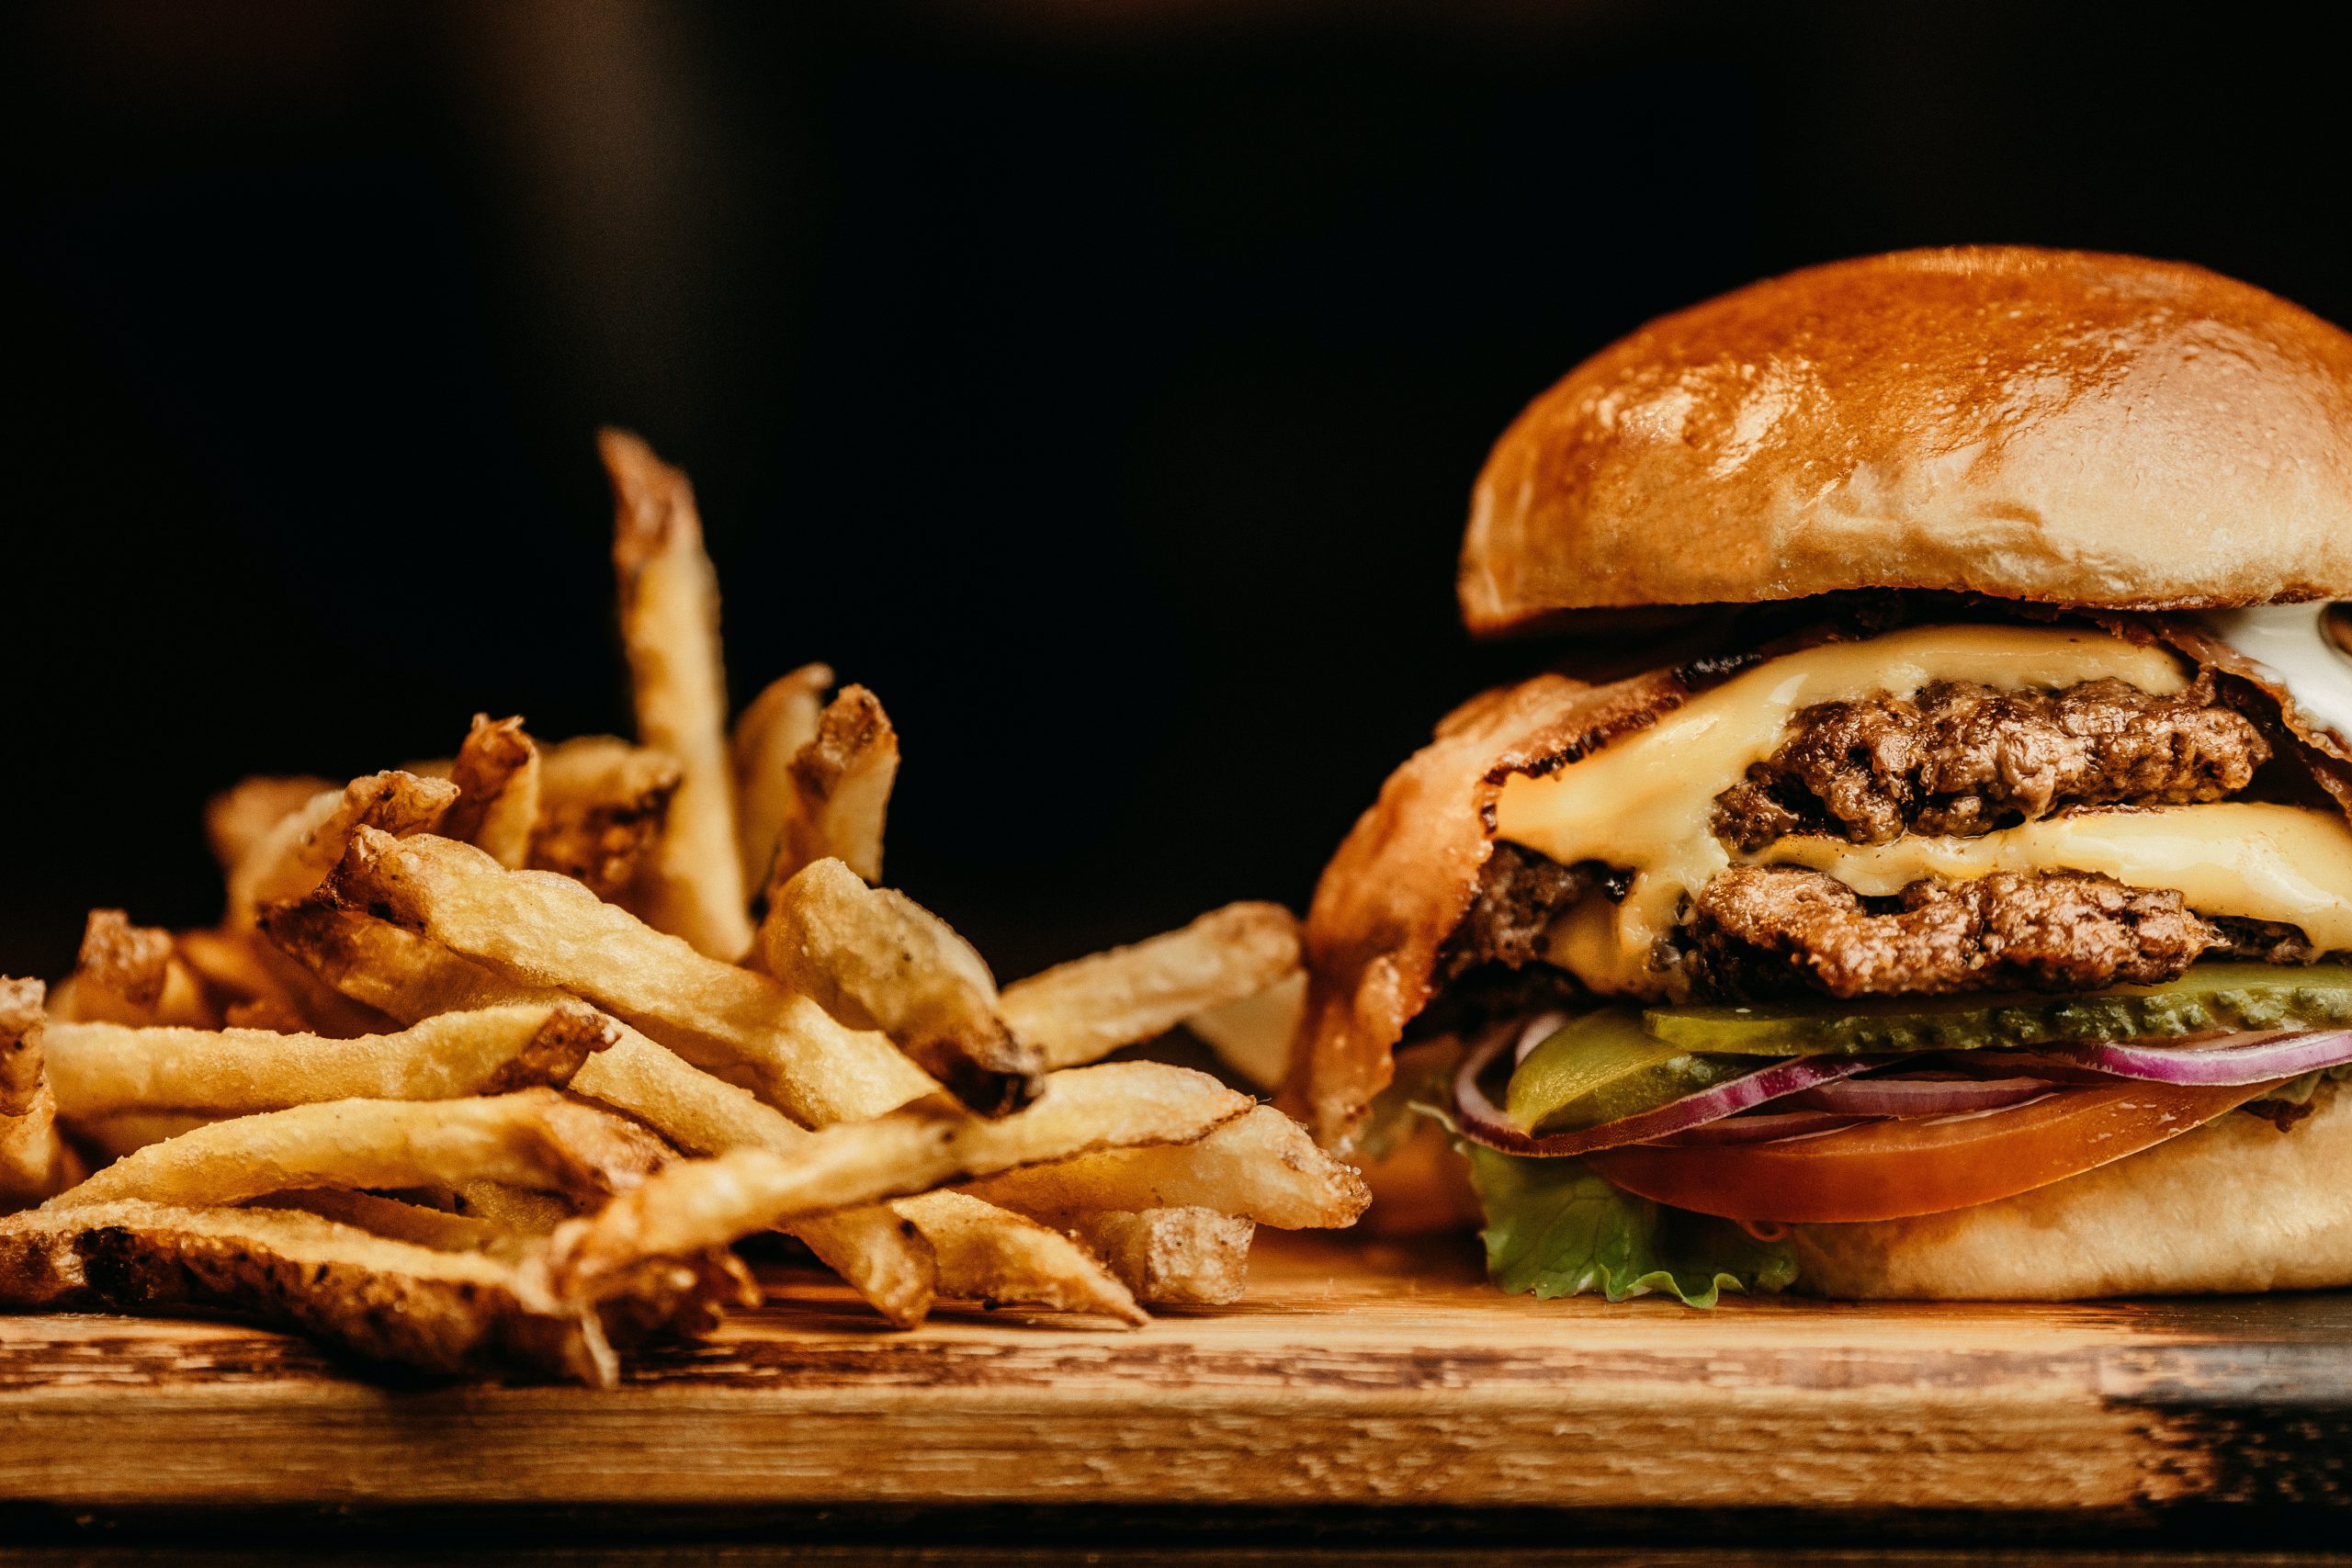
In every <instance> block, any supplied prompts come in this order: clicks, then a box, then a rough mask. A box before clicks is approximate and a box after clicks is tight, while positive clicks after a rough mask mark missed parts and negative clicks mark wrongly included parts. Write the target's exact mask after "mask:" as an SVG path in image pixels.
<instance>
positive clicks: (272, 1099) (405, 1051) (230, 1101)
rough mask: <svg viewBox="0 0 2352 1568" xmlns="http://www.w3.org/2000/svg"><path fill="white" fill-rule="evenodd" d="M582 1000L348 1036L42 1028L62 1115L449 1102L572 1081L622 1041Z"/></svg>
mask: <svg viewBox="0 0 2352 1568" xmlns="http://www.w3.org/2000/svg"><path fill="white" fill-rule="evenodd" d="M618 1037H619V1036H618V1031H617V1026H616V1025H615V1024H614V1023H613V1022H612V1021H611V1020H609V1019H607V1018H605V1015H604V1014H602V1013H600V1012H598V1011H597V1010H595V1009H594V1008H592V1007H589V1006H587V1005H585V1004H584V1003H581V1002H564V1003H558V1004H555V1005H547V1004H541V1005H537V1006H526V1007H500V1008H483V1009H481V1010H476V1011H471V1012H447V1013H442V1014H440V1015H438V1016H437V1017H434V1018H428V1019H426V1020H424V1021H423V1022H421V1023H418V1024H414V1025H413V1026H412V1027H410V1028H408V1029H405V1030H402V1031H401V1032H399V1033H397V1034H370V1035H362V1036H360V1037H358V1038H356V1039H351V1040H333V1039H326V1038H323V1037H322V1036H319V1035H314V1034H277V1033H272V1032H268V1031H266V1030H256V1029H231V1030H220V1031H213V1030H202V1029H168V1028H153V1029H136V1028H129V1027H126V1026H124V1025H122V1024H117V1023H59V1024H51V1026H50V1029H49V1077H50V1085H51V1089H54V1090H55V1092H56V1094H57V1104H58V1111H59V1113H60V1114H61V1115H62V1116H64V1117H65V1118H66V1119H67V1120H68V1121H79V1120H81V1119H83V1118H85V1117H93V1116H105V1115H109V1114H112V1113H114V1112H117V1111H142V1110H143V1111H159V1110H163V1111H208V1112H211V1113H213V1114H216V1115H242V1114H244V1113H246V1112H250V1111H278V1110H283V1109H285V1108H286V1107H288V1106H293V1105H305V1104H310V1103H312V1102H315V1101H318V1100H454V1099H458V1098H460V1097H463V1096H467V1095H494V1094H504V1093H506V1092H507V1091H508V1090H510V1089H524V1088H527V1087H529V1086H531V1085H533V1084H552V1085H557V1086H561V1085H563V1084H566V1083H569V1082H570V1081H571V1077H572V1075H573V1074H575V1073H577V1072H578V1071H579V1070H580V1066H581V1064H582V1063H583V1062H585V1061H586V1060H587V1059H588V1057H589V1055H590V1054H591V1053H592V1052H595V1051H600V1050H602V1049H604V1048H605V1046H606V1045H609V1044H611V1043H613V1042H614V1041H615V1040H616V1039H617V1038H618Z"/></svg>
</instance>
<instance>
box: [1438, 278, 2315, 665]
mask: <svg viewBox="0 0 2352 1568" xmlns="http://www.w3.org/2000/svg"><path fill="white" fill-rule="evenodd" d="M1459 588H1460V594H1461V602H1462V613H1463V616H1464V620H1465V621H1466V622H1467V623H1468V624H1469V626H1470V627H1471V629H1472V630H1473V631H1476V632H1481V633H1494V632H1504V631H1510V630H1512V629H1514V628H1521V627H1527V626H1535V625H1541V624H1544V623H1546V622H1553V621H1557V620H1561V619H1572V617H1569V616H1566V615H1563V614H1562V613H1564V612H1572V611H1576V610H1581V609H1589V608H1598V607H1603V606H1628V605H1650V604H1718V603H1731V604H1736V603H1752V602H1757V601H1762V600H1777V599H1792V598H1798V597H1802V596H1804V595H1806V594H1813V593H1823V592H1833V591H1836V590H1841V589H1854V588H1903V589H1947V590H1958V591H1966V592H1978V593H1985V594H1991V595H1995V596H1997V597H2002V598H2011V599H2023V600H2032V601H2039V602H2043V603H2052V604H2081V605H2088V606H2097V607H2103V608H2108V609H2118V610H2154V609H2184V608H2193V607H2200V606H2210V605H2222V604H2262V603H2267V602H2270V601H2274V600H2296V599H2315V598H2338V597H2352V335H2347V334H2346V333H2343V332H2342V331H2339V330H2338V329H2337V328H2335V327H2334V326H2332V325H2330V324H2329V323H2327V322H2326V321H2322V320H2320V319H2319V318H2318V317H2317V316H2314V315H2312V313H2311V312H2309V311H2307V310H2301V309H2300V308H2299V307H2297V306H2294V305H2291V304H2289V303H2288V302H2287V301H2285V300H2283V299H2278V297H2276V296H2275V295H2271V294H2267V293H2265V292H2264V291H2263V290H2261V289H2259V288H2254V287H2253V286H2251V285H2249V284H2244V283H2239V282H2236V281H2234V280H2233V279H2230V278H2227V277H2222V276H2219V275H2218V274H2215V273H2211V272H2207V271H2205V270H2204V269H2203V268H2201V267H2195V266H2188V265H2182V264H2179V263H2173V262H2155V261H2147V260H2143V259H2142V258H2139V257H2136V256H2120V255H2099V254H2086V253H2084V252H2078V251H2049V250H2031V249H2023V248H2013V247H1977V248H1965V249H1953V250H1936V251H1906V252H1901V253H1897V254H1892V255H1882V256H1870V257H1865V258H1863V259H1860V260H1857V261H1846V262H1838V263H1833V264H1831V265H1826V266H1817V267H1812V268H1809V269H1807V270H1805V271H1803V272H1796V273H1792V274H1790V275H1788V276H1784V277H1778V278H1773V279H1770V280H1769V281H1767V282H1763V283H1758V284H1755V285H1752V286H1750V287H1748V288H1742V289H1739V290H1737V291H1736V292H1734V293H1731V294H1726V295H1724V296H1723V297H1722V298H1720V299H1713V300H1710V301H1708V302H1707V303H1705V304H1702V305H1698V306H1694V307H1692V308H1691V309H1690V310H1683V311H1680V312H1679V313H1677V314H1674V315H1671V316H1668V317H1665V318H1663V319H1662V320H1659V321H1653V322H1651V323H1650V324H1649V325H1648V326H1645V327H1644V328H1642V329H1641V330H1640V331H1639V332H1636V333H1634V334H1633V335H1632V336H1631V337H1628V338H1625V339H1623V341H1621V342H1619V343H1617V344H1613V345H1611V347H1609V348H1606V349H1603V350H1602V351H1601V352H1600V354H1598V355H1594V356H1593V357H1592V358H1590V359H1589V360H1587V361H1586V362H1585V363H1584V364H1582V365H1580V366H1578V367H1577V368H1576V369H1575V370H1573V371H1571V372H1569V374H1568V376H1567V378H1566V379H1565V380H1563V381H1561V382H1560V383H1559V384H1558V385H1557V386H1555V387H1554V388H1553V389H1551V390H1550V391H1548V392H1545V393H1544V395H1543V396H1542V397H1540V398H1538V399H1536V400H1535V401H1534V402H1533V403H1532V405H1531V406H1530V407H1529V408H1528V409H1527V411H1526V412H1524V413H1522V414H1521V415H1520V417H1519V419H1518V420H1517V421H1516V422H1515V423H1513V424H1512V425H1511V427H1510V430H1508V431H1507V432H1505V433H1504V434H1503V437H1502V439H1501V441H1500V442H1499V443H1498V444H1497V446H1496V447H1495V450H1494V454H1493V456H1492V457H1489V458H1488V459H1487V467H1486V469H1485V471H1484V472H1483V473H1481V474H1480V475H1479V478H1478V482H1477V487H1476V491H1475V492H1474V495H1473V499H1472V505H1471V515H1470V526H1469V532H1468V535H1467V536H1466V537H1465V538H1464V543H1463V550H1462V562H1461V577H1460V583H1459Z"/></svg>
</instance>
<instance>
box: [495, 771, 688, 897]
mask: <svg viewBox="0 0 2352 1568" xmlns="http://www.w3.org/2000/svg"><path fill="white" fill-rule="evenodd" d="M681 776H682V775H681V774H680V773H679V771H678V764H677V761H676V760H675V759H674V758H672V757H671V756H669V755H668V754H667V753H665V752H662V751H654V750H648V749H647V748H645V747H642V746H632V745H630V744H629V743H628V741H626V740H621V739H616V738H615V737H613V736H609V735H590V736H584V737H582V738H581V739H577V740H566V741H562V742H560V744H557V745H554V746H550V747H548V749H547V750H544V751H542V752H540V753H539V819H538V822H537V826H535V827H534V828H533V829H532V830H531V848H530V855H529V859H528V864H529V866H530V868H531V869H532V870H534V871H552V872H556V873H558V874H560V875H564V876H569V877H572V878H574V879H576V880H578V881H580V882H583V883H585V884H587V886H588V889H589V891H591V892H593V893H594V894H595V895H596V897H599V898H605V899H618V898H621V897H624V896H625V895H626V894H628V891H629V889H630V888H631V887H632V886H635V885H636V883H637V880H638V876H639V873H640V872H641V871H643V869H644V868H645V866H646V864H647V863H648V861H649V860H650V857H651V856H652V854H653V851H654V848H655V846H656V845H658V844H659V843H660V842H661V841H662V824H663V823H665V822H667V821H668V820H669V815H670V802H671V799H672V798H673V796H674V795H676V794H677V793H678V781H679V779H680V777H681Z"/></svg>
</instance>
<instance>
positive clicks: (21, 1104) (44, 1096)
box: [0, 977, 82, 1207]
mask: <svg viewBox="0 0 2352 1568" xmlns="http://www.w3.org/2000/svg"><path fill="white" fill-rule="evenodd" d="M45 994H46V993H45V990H44V987H42V985H41V983H40V981H39V980H12V979H8V978H6V977H0V1206H6V1207H13V1206H14V1205H16V1204H17V1203H23V1202H30V1201H34V1200H36V1199H40V1198H46V1197H48V1196H49V1195H50V1194H51V1193H52V1192H55V1191H57V1190H60V1189H62V1188H64V1187H68V1186H71V1185H72V1184H73V1183H74V1182H75V1181H77V1180H79V1179H81V1175H82V1165H81V1161H80V1160H79V1159H78V1158H77V1157H76V1156H75V1155H74V1151H73V1150H72V1149H70V1148H68V1147H67V1146H66V1145H65V1143H64V1140H63V1139H62V1138H60V1137H59V1136H58V1134H57V1101H56V1100H55V1099H53V1098H52V1097H51V1094H50V1090H49V1081H48V1074H47V1071H46V1066H45V1053H44V1051H43V1048H42V1032H43V1030H44V1027H45V1025H46V1023H47V1019H46V1018H45V1016H44V1015H43V1013H42V1010H41V1004H42V1001H43V999H44V997H45Z"/></svg>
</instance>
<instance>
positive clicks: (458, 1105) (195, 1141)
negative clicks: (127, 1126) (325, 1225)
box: [49, 1089, 690, 1251]
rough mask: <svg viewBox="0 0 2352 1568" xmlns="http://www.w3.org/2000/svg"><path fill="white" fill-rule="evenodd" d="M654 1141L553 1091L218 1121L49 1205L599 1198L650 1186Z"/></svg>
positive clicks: (337, 1104) (309, 1108)
mask: <svg viewBox="0 0 2352 1568" xmlns="http://www.w3.org/2000/svg"><path fill="white" fill-rule="evenodd" d="M651 1138H652V1135H651V1134H647V1133H645V1132H644V1131H643V1130H642V1129H641V1128H638V1127H637V1126H636V1124H635V1123H633V1122H625V1121H623V1120H622V1119H620V1118H618V1117H616V1116H613V1115H611V1114H610V1113H609V1112H605V1111H596V1110H594V1108H593V1107H590V1106H585V1105H582V1104H579V1103H577V1102H574V1101H571V1100H565V1099H564V1098H563V1096H562V1095H560V1094H559V1093H557V1092H556V1091H555V1090H553V1089H524V1090H522V1091H520V1092H519V1093H515V1094H503V1095H498V1096H495V1097H492V1098H489V1099H481V1100H327V1101H324V1102H322V1103H320V1104H316V1105H299V1106H296V1107H294V1108H293V1109H291V1110H288V1111H265V1112H263V1113H261V1114H259V1115H255V1116H240V1117H237V1118H235V1119H233V1120H231V1121H227V1122H212V1123H210V1124H209V1125H208V1126H203V1127H198V1129H196V1130H195V1131H194V1132H191V1133H187V1134H183V1135H181V1136H179V1137H176V1138H174V1139H172V1140H171V1141H170V1142H168V1143H162V1144H151V1145H148V1146H147V1147H146V1148H143V1149H141V1150H140V1151H139V1152H138V1153H137V1154H134V1155H131V1156H128V1157H126V1158H124V1159H119V1160H117V1161H116V1162H115V1163H114V1164H112V1165H110V1166H108V1167H107V1168H105V1169H104V1170H102V1171H99V1172H98V1173H97V1174H96V1175H95V1176H93V1177H91V1178H90V1179H88V1180H86V1181H85V1182H83V1183H82V1184H81V1185H80V1186H78V1187H75V1188H74V1189H72V1190H68V1191H65V1192H62V1193H60V1194H58V1196H56V1197H55V1198H52V1199H51V1200H50V1203H49V1206H50V1207H51V1208H55V1209H78V1208H86V1207H88V1206H89V1205H91V1204H93V1203H106V1202H111V1201H115V1200H118V1199H126V1198H136V1199H141V1200H144V1201H150V1202H157V1203H179V1204H189V1205H202V1204H208V1203H242V1202H244V1201H247V1200H248V1199H253V1198H258V1197H261V1196H262V1195H263V1194H265V1193H268V1192H283V1191H287V1190H289V1189H293V1188H298V1187H358V1188H400V1187H456V1186H458V1185H459V1184H460V1183H463V1182H467V1181H480V1180H490V1181H503V1182H506V1183H508V1184H510V1185H512V1186H516V1187H534V1188H545V1189H548V1190H555V1191H560V1192H568V1193H572V1194H576V1195H579V1196H582V1197H594V1196H601V1195H602V1194H604V1193H606V1192H609V1191H612V1190H616V1188H621V1187H627V1186H629V1185H631V1184H633V1183H635V1182H637V1181H639V1180H640V1179H643V1177H644V1176H645V1175H646V1174H647V1173H648V1172H649V1171H650V1170H651V1169H653V1168H655V1167H656V1166H658V1165H659V1164H660V1163H661V1161H662V1152H661V1151H660V1150H659V1149H658V1148H649V1147H648V1146H647V1140H650V1139H651ZM652 1142H653V1143H654V1144H656V1145H658V1143H659V1140H652ZM675 1250H679V1251H684V1250H690V1249H688V1248H678V1249H675Z"/></svg>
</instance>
